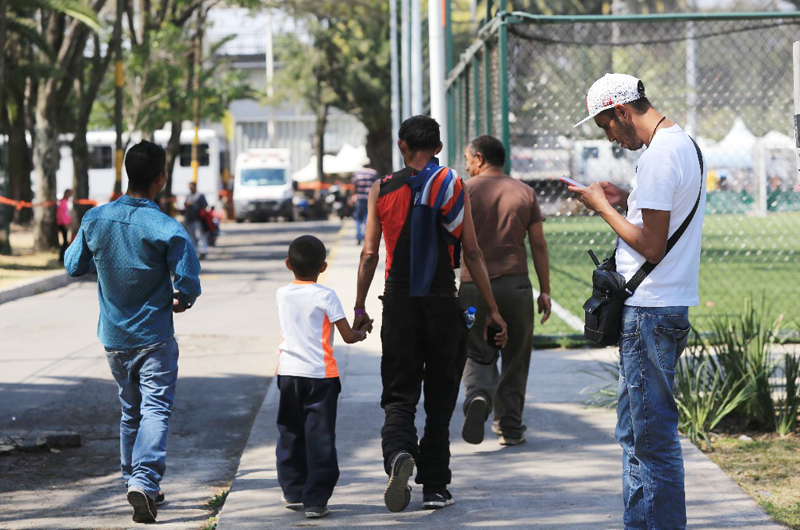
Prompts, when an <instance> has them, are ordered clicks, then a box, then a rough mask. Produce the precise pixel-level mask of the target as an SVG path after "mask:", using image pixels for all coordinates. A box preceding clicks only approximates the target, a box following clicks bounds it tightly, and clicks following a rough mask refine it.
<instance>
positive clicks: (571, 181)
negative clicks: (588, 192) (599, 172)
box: [561, 175, 586, 188]
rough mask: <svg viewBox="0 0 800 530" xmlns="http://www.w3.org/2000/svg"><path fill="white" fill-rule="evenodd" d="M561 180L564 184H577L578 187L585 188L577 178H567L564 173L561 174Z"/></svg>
mask: <svg viewBox="0 0 800 530" xmlns="http://www.w3.org/2000/svg"><path fill="white" fill-rule="evenodd" d="M561 182H563V183H564V184H566V185H568V186H577V187H579V188H585V187H586V185H585V184H581V183H580V182H578V181H577V180H573V179H571V178H569V177H568V176H566V175H562V176H561Z"/></svg>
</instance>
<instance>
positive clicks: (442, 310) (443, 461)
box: [381, 295, 467, 488]
mask: <svg viewBox="0 0 800 530" xmlns="http://www.w3.org/2000/svg"><path fill="white" fill-rule="evenodd" d="M466 336H467V333H466V327H465V325H464V315H463V312H462V311H461V308H460V306H459V304H458V299H457V298H455V297H433V296H429V297H420V298H410V297H407V296H397V295H384V297H383V326H382V328H381V341H382V343H383V356H382V358H381V379H382V380H383V395H382V396H381V406H382V407H383V409H384V411H385V413H386V420H385V422H384V424H383V429H382V430H381V438H382V445H383V461H384V467H385V469H386V473H387V474H388V473H389V472H390V467H391V461H392V458H393V457H394V455H395V454H396V453H397V452H399V451H408V452H409V453H411V454H412V455H414V458H415V460H416V462H417V477H416V482H417V484H423V485H424V486H427V487H432V488H438V487H442V486H445V485H446V484H449V483H450V479H451V477H452V474H451V472H450V418H451V417H452V416H453V409H454V408H455V406H456V399H457V398H458V385H459V383H460V381H461V374H462V372H463V371H464V363H465V362H466V358H467V353H466ZM423 387H424V391H425V432H424V433H423V436H422V440H420V441H419V444H417V429H416V427H415V426H414V416H415V413H416V410H417V403H418V402H419V398H420V393H421V390H422V388H423Z"/></svg>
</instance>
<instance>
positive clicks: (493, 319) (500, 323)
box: [483, 308, 508, 348]
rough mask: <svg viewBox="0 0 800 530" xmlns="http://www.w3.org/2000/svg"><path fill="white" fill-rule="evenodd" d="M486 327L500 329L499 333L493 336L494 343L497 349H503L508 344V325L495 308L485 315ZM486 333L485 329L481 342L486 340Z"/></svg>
mask: <svg viewBox="0 0 800 530" xmlns="http://www.w3.org/2000/svg"><path fill="white" fill-rule="evenodd" d="M486 325H487V327H488V326H489V325H492V326H495V327H498V328H500V332H498V333H497V335H495V336H494V343H495V344H496V345H497V347H498V348H503V347H505V345H506V343H507V342H508V325H507V324H506V321H505V320H503V317H501V316H500V311H499V310H498V309H497V308H494V309H493V310H490V311H489V312H488V313H487V315H486ZM486 337H487V333H486V329H484V330H483V340H486Z"/></svg>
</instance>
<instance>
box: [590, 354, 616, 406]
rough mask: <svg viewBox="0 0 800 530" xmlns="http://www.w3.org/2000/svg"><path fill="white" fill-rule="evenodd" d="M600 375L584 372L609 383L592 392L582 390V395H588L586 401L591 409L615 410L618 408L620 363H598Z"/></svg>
mask: <svg viewBox="0 0 800 530" xmlns="http://www.w3.org/2000/svg"><path fill="white" fill-rule="evenodd" d="M598 365H599V368H600V373H596V372H590V371H584V372H583V373H585V374H588V375H591V376H593V377H597V378H598V379H603V380H605V381H608V383H606V384H605V385H603V386H602V387H600V388H598V389H595V390H591V391H590V388H591V387H586V388H584V389H582V390H581V394H584V393H588V394H589V397H588V398H587V399H586V400H585V401H584V403H585V404H586V405H589V406H590V407H601V408H604V409H613V408H616V407H617V402H618V386H619V363H609V362H600V363H598Z"/></svg>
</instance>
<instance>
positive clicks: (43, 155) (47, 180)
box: [33, 91, 59, 252]
mask: <svg viewBox="0 0 800 530" xmlns="http://www.w3.org/2000/svg"><path fill="white" fill-rule="evenodd" d="M48 107H52V105H48V97H47V95H46V94H45V93H44V91H43V92H39V101H38V103H37V106H36V124H35V125H34V129H35V131H36V141H35V142H34V144H33V181H34V197H35V200H36V202H37V203H50V204H45V205H42V206H38V207H36V208H34V209H33V220H34V228H33V237H34V250H36V252H47V251H50V250H53V249H55V248H57V247H58V232H57V229H56V205H55V200H56V170H57V169H58V159H59V152H58V131H57V130H56V126H55V124H56V117H55V116H51V115H48V111H50V113H52V109H51V108H48ZM53 114H54V113H53Z"/></svg>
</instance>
